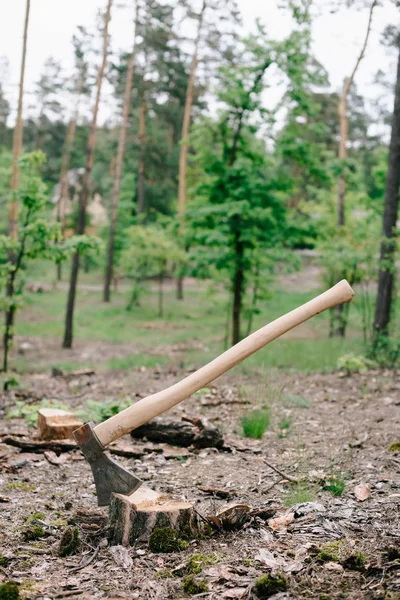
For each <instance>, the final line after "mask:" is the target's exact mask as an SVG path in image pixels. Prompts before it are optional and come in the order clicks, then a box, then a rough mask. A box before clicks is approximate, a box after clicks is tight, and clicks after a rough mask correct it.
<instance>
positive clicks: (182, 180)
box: [177, 0, 207, 300]
mask: <svg viewBox="0 0 400 600" xmlns="http://www.w3.org/2000/svg"><path fill="white" fill-rule="evenodd" d="M206 8H207V0H203V4H202V7H201V11H200V14H199V22H198V27H197V35H196V40H195V43H194V51H193V57H192V64H191V66H190V73H189V80H188V86H187V89H186V100H185V110H184V113H183V123H182V136H181V148H180V153H179V184H178V215H179V219H180V225H181V228H182V227H183V220H184V215H185V211H186V170H187V156H188V152H189V143H188V136H189V130H190V118H191V114H192V106H193V90H194V80H195V76H196V69H197V64H198V60H197V55H198V50H199V44H200V38H201V30H202V26H203V20H204V13H205V11H206ZM177 299H178V300H183V277H182V276H180V277H178V279H177Z"/></svg>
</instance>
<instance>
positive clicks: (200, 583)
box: [182, 575, 208, 596]
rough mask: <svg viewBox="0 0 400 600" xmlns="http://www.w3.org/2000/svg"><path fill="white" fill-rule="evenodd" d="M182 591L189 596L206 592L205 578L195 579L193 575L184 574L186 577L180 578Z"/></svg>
mask: <svg viewBox="0 0 400 600" xmlns="http://www.w3.org/2000/svg"><path fill="white" fill-rule="evenodd" d="M182 591H183V592H185V594H188V595H189V596H194V595H196V594H203V593H204V592H208V584H207V580H206V579H196V577H195V576H194V575H186V577H184V578H183V579H182Z"/></svg>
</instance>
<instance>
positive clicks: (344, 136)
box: [330, 0, 377, 338]
mask: <svg viewBox="0 0 400 600" xmlns="http://www.w3.org/2000/svg"><path fill="white" fill-rule="evenodd" d="M376 4H377V0H373V1H372V3H371V7H370V10H369V18H368V25H367V31H366V34H365V38H364V44H363V47H362V48H361V52H360V54H359V55H358V57H357V60H356V64H355V66H354V69H353V72H352V73H351V75H350V77H348V78H346V79H345V82H344V86H343V91H342V94H341V96H340V99H339V105H338V115H339V132H340V133H339V151H338V157H339V159H340V160H341V161H343V162H344V161H345V160H346V158H347V156H348V152H347V142H348V139H349V119H348V116H347V99H348V96H349V93H350V90H351V86H352V85H353V82H354V78H355V76H356V73H357V71H358V67H359V66H360V63H361V61H362V59H363V58H364V55H365V51H366V49H367V44H368V39H369V35H370V32H371V24H372V14H373V12H374V8H375V6H376ZM342 168H344V164H343V165H342ZM345 196H346V178H345V175H344V173H342V174H341V175H340V177H339V180H338V196H337V224H338V227H343V226H344V225H345V223H346V217H345ZM333 310H334V321H335V325H334V327H333V328H332V329H331V331H330V335H331V334H333V336H337V337H343V338H344V337H345V334H346V324H347V319H346V312H345V310H344V305H343V304H340V305H339V306H337V307H336V308H334V309H333Z"/></svg>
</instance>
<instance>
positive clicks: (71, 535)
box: [58, 526, 79, 556]
mask: <svg viewBox="0 0 400 600" xmlns="http://www.w3.org/2000/svg"><path fill="white" fill-rule="evenodd" d="M78 546H79V529H78V528H77V527H72V526H70V527H67V528H66V529H64V531H63V533H62V536H61V540H60V547H59V550H58V553H59V555H60V556H70V555H71V554H76V551H77V549H78Z"/></svg>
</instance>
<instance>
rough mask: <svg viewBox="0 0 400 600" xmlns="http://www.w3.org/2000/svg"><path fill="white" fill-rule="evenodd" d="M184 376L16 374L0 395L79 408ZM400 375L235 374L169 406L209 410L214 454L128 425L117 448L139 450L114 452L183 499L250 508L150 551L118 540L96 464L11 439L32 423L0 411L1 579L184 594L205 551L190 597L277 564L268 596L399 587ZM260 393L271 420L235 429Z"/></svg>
mask: <svg viewBox="0 0 400 600" xmlns="http://www.w3.org/2000/svg"><path fill="white" fill-rule="evenodd" d="M185 374H186V373H184V372H170V371H167V370H165V371H162V370H152V369H143V368H141V369H136V370H132V372H130V373H126V372H124V373H117V372H115V373H108V374H104V375H97V374H96V375H94V376H87V377H79V378H75V379H74V378H72V379H71V378H69V377H52V376H51V375H50V374H34V375H26V376H24V379H23V388H22V389H19V390H15V391H9V392H5V393H3V395H2V397H1V400H2V403H3V405H4V406H5V407H7V408H8V409H10V408H12V407H13V406H14V405H15V401H16V400H18V399H21V398H23V399H24V401H25V402H34V401H35V400H40V399H43V398H47V399H57V400H58V401H61V402H63V403H64V404H67V405H69V406H70V407H71V408H72V409H73V410H76V409H78V408H79V407H81V406H82V405H83V404H84V402H85V400H87V399H91V400H96V401H98V402H102V401H104V400H108V399H110V398H112V399H116V400H118V399H121V398H125V397H127V396H129V397H130V398H131V399H132V401H135V400H137V399H138V398H140V397H143V396H145V395H147V394H149V393H152V392H154V391H157V390H159V389H162V388H164V387H166V386H168V385H170V384H172V383H173V382H175V381H176V380H177V379H178V378H180V377H182V376H184V375H185ZM399 375H400V373H399V372H393V371H379V372H378V371H374V372H371V371H370V372H368V373H365V374H357V375H353V376H349V377H346V376H344V374H343V373H338V372H337V373H334V374H326V375H322V374H313V375H305V374H294V373H286V374H283V373H281V372H268V373H260V374H258V375H254V376H252V377H251V378H250V377H244V376H239V375H235V374H230V375H227V376H225V377H223V378H221V379H220V380H218V382H217V383H216V384H215V385H213V386H211V387H210V388H209V389H207V390H204V391H203V392H202V393H199V394H197V395H196V396H195V397H193V398H191V399H190V400H188V401H186V402H184V403H182V404H181V405H179V406H178V407H176V408H175V409H174V410H173V411H171V414H172V415H175V416H177V417H181V416H182V415H187V416H190V417H195V416H204V417H207V418H208V419H209V420H210V421H211V422H212V423H213V424H215V425H217V426H218V427H220V428H221V430H222V432H223V434H224V436H225V449H224V450H220V451H218V450H216V449H214V448H208V449H202V450H200V451H198V450H197V451H196V450H192V449H189V451H187V450H186V449H183V450H179V451H178V450H176V451H171V449H170V448H167V447H165V446H158V445H157V444H149V443H148V442H146V441H140V440H139V441H138V440H131V438H130V437H129V436H127V438H126V439H125V440H124V447H125V448H126V447H130V445H131V446H132V447H135V448H139V449H140V448H141V449H142V451H143V456H142V457H141V458H138V459H127V458H119V460H120V461H121V462H122V463H123V464H125V465H126V466H129V467H130V468H131V469H132V470H133V471H134V472H135V473H136V474H137V475H138V476H139V477H140V478H141V479H143V481H145V483H146V485H149V486H150V487H153V488H154V489H156V490H160V491H163V492H167V493H169V494H171V495H172V496H174V497H175V498H178V499H188V500H189V501H191V502H193V503H195V504H196V506H197V507H198V510H199V511H201V510H203V507H205V506H206V505H207V502H208V508H207V509H204V510H206V511H208V514H210V511H211V510H212V508H213V507H214V510H216V508H217V507H221V506H222V505H224V504H232V503H233V504H245V505H248V506H249V507H250V508H251V509H253V512H252V516H251V518H250V519H249V520H248V521H247V522H246V523H245V524H244V526H242V527H241V528H239V529H237V530H235V531H224V530H222V531H221V530H217V531H215V532H214V533H213V534H212V535H211V536H210V537H207V538H206V539H193V540H192V541H191V542H190V544H189V547H188V548H187V549H186V550H184V551H182V552H175V553H170V554H160V553H152V552H151V551H150V550H149V549H148V546H147V544H146V543H139V544H137V545H136V546H135V547H132V548H129V549H128V550H127V551H126V552H124V551H123V550H120V549H119V550H118V549H117V550H115V548H114V549H113V547H112V545H111V544H110V542H109V541H108V539H109V535H110V530H109V529H108V528H107V524H106V517H107V510H106V509H99V508H98V507H97V504H96V497H95V489H94V485H93V481H92V475H91V471H90V469H89V467H88V465H87V463H86V462H85V461H84V460H83V459H82V456H81V455H80V453H79V451H77V450H72V451H70V452H65V453H62V454H60V457H59V460H57V457H56V458H55V457H54V455H52V454H51V453H50V454H47V455H45V454H43V453H38V452H32V451H30V450H21V449H19V448H17V447H15V446H12V445H10V443H9V439H10V438H9V436H10V434H13V435H14V439H15V438H17V439H20V440H23V439H26V437H28V438H33V436H34V434H35V432H34V430H30V431H27V425H26V423H25V421H24V420H22V419H7V418H6V417H5V411H4V410H3V412H1V410H0V554H1V555H2V556H0V583H1V582H4V581H9V580H13V581H16V582H17V583H19V584H20V593H21V596H22V597H26V598H28V599H38V600H39V599H42V600H43V599H45V598H51V599H53V598H54V599H55V598H75V597H76V598H77V599H86V598H131V599H140V600H142V599H143V600H145V599H160V600H168V599H171V600H172V599H179V598H187V597H188V595H187V594H186V593H185V592H184V591H183V590H182V581H183V578H182V573H183V572H184V571H185V569H184V566H185V565H187V561H188V559H189V558H190V557H191V556H193V555H194V554H199V553H200V554H202V555H203V556H208V555H210V554H212V555H213V556H212V559H210V560H209V562H211V563H213V564H208V565H205V566H204V568H203V570H202V572H201V573H200V574H197V575H196V578H197V579H204V580H205V581H206V584H207V590H208V591H205V590H204V591H202V592H201V593H199V594H197V596H192V597H198V598H200V597H201V598H207V599H210V600H211V599H212V600H216V599H220V598H221V599H224V598H228V599H229V598H232V599H234V598H246V599H248V598H251V597H255V596H254V588H253V585H254V582H255V580H256V579H257V578H258V577H260V576H261V575H264V574H267V573H270V574H271V573H272V574H274V573H276V572H280V573H283V574H284V575H285V577H286V578H287V584H288V585H287V590H286V591H280V592H278V594H275V595H272V596H269V597H271V598H275V599H278V598H279V599H284V598H286V599H289V598H293V599H294V598H316V599H320V600H324V599H331V598H337V599H339V598H340V599H345V598H346V599H353V600H356V599H357V600H358V599H360V600H361V599H380V598H382V599H383V598H385V599H386V598H388V599H389V598H390V599H400V519H399V505H400V503H399V501H400V452H396V451H390V450H389V447H390V446H391V444H393V443H394V442H398V441H399V439H400V434H399V424H400V423H399V422H400V418H399V412H400V377H399ZM263 405H268V406H270V414H271V425H270V427H269V429H268V430H267V431H266V432H265V434H264V437H263V439H262V440H251V439H248V438H244V437H243V435H242V433H241V427H240V419H241V416H242V415H243V413H244V412H245V411H246V410H249V409H250V408H253V407H257V406H263ZM24 436H25V437H24ZM263 459H266V460H267V461H268V462H269V463H270V464H272V465H273V466H275V467H277V468H278V469H279V470H281V471H282V472H283V474H284V476H281V475H279V474H278V473H276V472H275V471H273V470H272V469H271V468H270V467H269V466H268V465H266V464H265V462H264V460H263ZM54 462H58V463H59V464H52V463H54ZM286 476H289V477H292V478H296V479H297V480H300V481H301V482H302V483H301V484H298V485H296V484H294V483H293V482H290V481H289V480H288V479H287V478H286ZM330 477H336V479H337V480H338V479H341V480H343V482H344V483H345V488H344V492H343V494H342V495H340V496H335V495H333V494H332V493H331V492H330V491H327V490H324V489H323V488H324V486H325V487H326V485H327V483H329V478H330ZM200 487H213V488H218V489H222V490H225V491H226V492H227V493H229V496H230V498H229V499H227V500H219V499H213V498H211V499H210V497H209V496H207V494H206V493H205V492H202V491H201V490H200V489H199V488H200ZM357 495H358V496H361V497H362V496H363V495H364V497H365V499H364V500H361V499H357ZM207 498H208V499H207ZM298 500H306V504H305V505H303V506H300V507H299V506H297V507H295V508H292V511H291V513H290V514H291V519H286V521H285V523H286V526H285V525H282V526H280V527H278V524H277V523H276V522H273V521H271V520H270V518H271V516H272V517H278V518H279V517H281V516H282V515H286V517H287V508H288V507H290V506H292V505H294V504H296V502H297V501H298ZM312 503H313V504H312ZM212 505H213V506H212ZM256 509H260V510H258V511H257V510H256ZM261 509H262V510H261ZM35 513H43V514H42V515H40V516H39V517H38V516H37V515H36V517H35ZM32 515H33V518H34V519H35V518H36V521H35V520H34V521H33V523H34V524H35V523H38V524H39V525H40V526H42V527H43V529H44V535H43V536H40V537H39V538H38V539H37V540H34V541H32V540H27V539H25V538H26V527H27V520H28V521H29V517H31V518H32ZM102 515H104V519H103V518H102ZM68 523H74V524H77V526H78V527H79V530H80V539H81V544H80V547H79V549H78V552H77V554H75V555H73V556H69V557H65V558H61V557H60V556H59V554H58V548H59V542H60V537H61V535H62V532H63V531H64V530H65V528H66V526H67V524H68ZM28 524H29V523H28ZM327 543H329V544H331V545H330V546H328V547H325V546H324V544H327ZM332 543H333V545H332ZM321 547H322V549H321ZM327 548H328V549H329V548H330V549H332V548H335V549H336V550H338V549H340V551H339V554H340V556H339V557H331V558H330V557H329V556H328V557H326V556H325V555H324V554H323V553H322V554H321V552H323V551H324V550H325V554H329V552H327ZM354 557H359V558H360V557H361V558H360V560H359V561H358V562H357V561H356V560H355V558H354ZM90 559H91V562H89V560H90ZM87 562H89V564H87V566H84V565H85V564H86V563H87ZM356 563H357V564H356ZM182 565H183V567H182ZM77 567H79V568H78V569H77ZM177 567H180V568H177ZM252 590H253V591H252ZM263 597H267V595H265V596H263Z"/></svg>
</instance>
